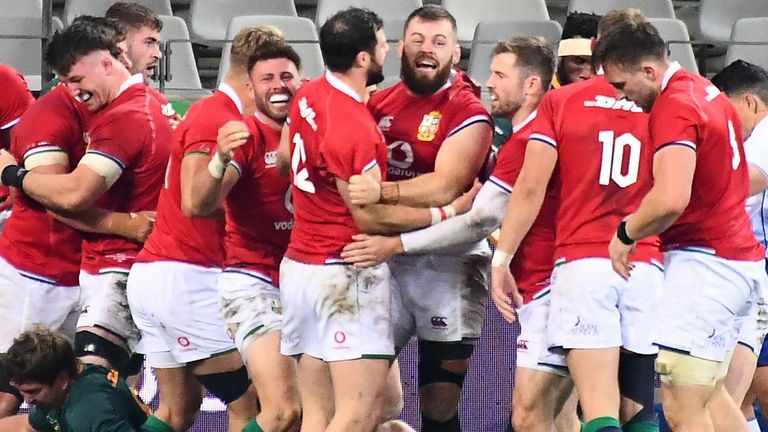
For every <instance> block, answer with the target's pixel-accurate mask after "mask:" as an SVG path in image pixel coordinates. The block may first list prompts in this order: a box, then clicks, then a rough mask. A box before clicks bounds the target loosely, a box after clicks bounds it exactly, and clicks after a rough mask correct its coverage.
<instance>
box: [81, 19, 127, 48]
mask: <svg viewBox="0 0 768 432" xmlns="http://www.w3.org/2000/svg"><path fill="white" fill-rule="evenodd" d="M80 24H82V25H91V26H94V27H98V28H101V30H102V31H103V32H104V34H105V35H106V36H107V37H108V38H110V39H112V40H113V41H114V42H115V43H116V44H118V43H120V42H122V41H124V40H125V27H124V26H123V24H122V23H121V22H120V21H118V20H116V19H114V18H105V17H100V16H93V15H80V16H78V17H77V18H75V20H74V21H72V25H80Z"/></svg>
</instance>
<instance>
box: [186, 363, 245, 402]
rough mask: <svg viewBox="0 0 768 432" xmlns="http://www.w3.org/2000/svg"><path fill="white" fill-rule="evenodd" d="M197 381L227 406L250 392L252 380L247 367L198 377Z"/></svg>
mask: <svg viewBox="0 0 768 432" xmlns="http://www.w3.org/2000/svg"><path fill="white" fill-rule="evenodd" d="M197 380H198V381H200V384H202V385H203V387H205V388H206V389H207V390H208V391H209V392H211V394H213V395H214V396H216V397H217V398H219V399H221V401H222V402H224V403H225V404H227V405H228V404H229V403H230V402H234V401H236V400H238V399H239V398H240V396H242V395H244V394H245V392H246V391H248V386H249V385H251V380H250V378H248V370H246V368H245V366H242V367H241V368H240V369H237V370H233V371H229V372H218V373H212V374H208V375H197Z"/></svg>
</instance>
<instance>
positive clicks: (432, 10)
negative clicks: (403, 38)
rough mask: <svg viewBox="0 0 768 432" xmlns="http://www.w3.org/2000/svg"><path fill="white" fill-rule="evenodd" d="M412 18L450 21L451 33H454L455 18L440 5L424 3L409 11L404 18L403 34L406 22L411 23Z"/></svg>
mask: <svg viewBox="0 0 768 432" xmlns="http://www.w3.org/2000/svg"><path fill="white" fill-rule="evenodd" d="M414 18H418V19H420V20H422V21H430V22H434V21H448V22H449V23H451V27H452V28H453V33H454V34H456V18H454V16H453V15H451V13H450V12H448V10H447V9H445V8H444V7H442V6H440V5H436V4H427V5H424V6H422V7H420V8H418V9H416V10H414V11H413V12H411V13H410V14H409V15H408V18H406V19H405V26H403V34H405V29H407V28H408V24H410V23H411V21H413V20H414Z"/></svg>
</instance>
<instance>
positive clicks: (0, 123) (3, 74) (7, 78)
mask: <svg viewBox="0 0 768 432" xmlns="http://www.w3.org/2000/svg"><path fill="white" fill-rule="evenodd" d="M0 82H2V83H3V85H2V88H3V89H2V91H0V129H8V128H10V127H12V126H13V125H14V124H16V122H17V121H18V120H19V117H21V115H22V114H23V113H24V111H26V110H27V108H29V106H30V105H32V103H33V102H34V101H35V98H34V97H33V96H32V93H30V91H29V87H27V82H26V81H24V76H22V75H21V74H20V73H19V72H17V71H16V70H15V69H12V68H10V67H2V68H0Z"/></svg>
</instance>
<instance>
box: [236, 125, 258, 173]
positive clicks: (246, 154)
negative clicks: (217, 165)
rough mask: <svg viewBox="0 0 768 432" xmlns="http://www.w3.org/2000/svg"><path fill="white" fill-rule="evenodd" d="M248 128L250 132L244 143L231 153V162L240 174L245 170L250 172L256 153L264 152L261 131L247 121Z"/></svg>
mask: <svg viewBox="0 0 768 432" xmlns="http://www.w3.org/2000/svg"><path fill="white" fill-rule="evenodd" d="M248 130H249V131H250V133H251V136H250V138H248V141H246V143H245V144H243V145H242V146H240V148H238V149H237V150H235V153H234V154H233V155H232V162H233V163H234V164H235V166H236V167H237V170H238V171H240V176H243V175H245V173H247V172H252V170H253V166H254V163H255V162H256V160H257V159H256V158H257V155H263V154H264V141H263V139H262V136H261V132H260V131H259V130H258V129H257V128H255V127H253V126H252V125H251V122H250V121H248Z"/></svg>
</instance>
